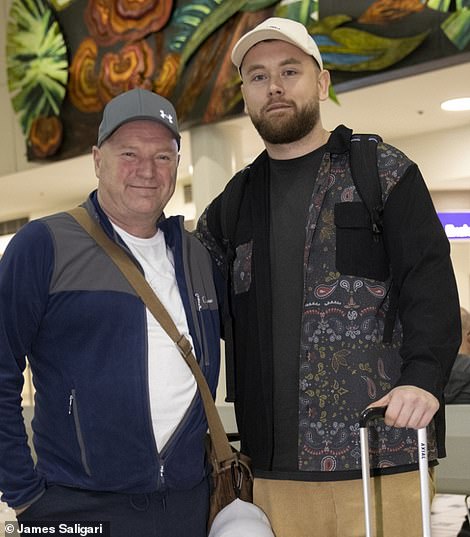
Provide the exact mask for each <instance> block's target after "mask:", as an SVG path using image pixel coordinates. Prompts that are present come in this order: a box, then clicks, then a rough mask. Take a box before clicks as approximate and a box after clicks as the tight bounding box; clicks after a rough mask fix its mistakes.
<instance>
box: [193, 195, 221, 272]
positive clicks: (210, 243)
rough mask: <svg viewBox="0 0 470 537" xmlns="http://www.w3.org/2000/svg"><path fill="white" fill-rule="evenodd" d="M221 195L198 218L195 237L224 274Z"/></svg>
mask: <svg viewBox="0 0 470 537" xmlns="http://www.w3.org/2000/svg"><path fill="white" fill-rule="evenodd" d="M222 195H223V194H220V195H219V196H217V197H216V198H215V199H214V200H213V201H212V202H211V203H210V205H209V206H208V207H206V209H205V210H204V212H203V213H202V215H201V216H200V218H199V220H198V223H197V227H196V231H195V235H196V237H197V238H198V239H199V240H200V241H201V243H202V244H203V245H204V246H205V247H206V249H207V250H208V252H209V253H210V255H211V257H212V260H213V262H214V264H215V265H216V266H217V267H218V269H219V270H220V271H221V272H222V274H225V273H226V268H227V267H226V264H227V260H226V257H227V256H226V253H227V252H226V241H224V239H223V233H222V228H221V221H220V218H221V216H220V215H221V204H222Z"/></svg>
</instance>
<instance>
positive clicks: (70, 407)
mask: <svg viewBox="0 0 470 537" xmlns="http://www.w3.org/2000/svg"><path fill="white" fill-rule="evenodd" d="M72 405H73V395H72V394H70V397H69V416H70V414H72Z"/></svg>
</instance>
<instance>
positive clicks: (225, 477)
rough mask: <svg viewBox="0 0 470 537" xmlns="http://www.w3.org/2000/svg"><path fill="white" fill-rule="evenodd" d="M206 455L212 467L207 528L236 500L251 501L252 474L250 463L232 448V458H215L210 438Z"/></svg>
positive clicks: (215, 454) (247, 458)
mask: <svg viewBox="0 0 470 537" xmlns="http://www.w3.org/2000/svg"><path fill="white" fill-rule="evenodd" d="M206 447H207V453H208V454H209V460H210V463H211V465H212V473H211V477H212V491H211V501H210V510H209V521H208V528H209V529H210V527H211V525H212V522H213V521H214V518H215V517H216V516H217V514H218V513H219V511H221V510H222V509H223V508H224V507H226V506H227V505H228V504H229V503H231V502H233V501H234V500H236V499H237V498H239V499H240V500H244V501H245V502H252V501H253V474H252V472H251V461H250V459H249V457H247V456H246V455H243V453H240V452H239V451H238V450H236V449H235V448H234V447H232V448H231V449H232V456H231V457H230V458H228V459H225V460H222V461H221V460H220V459H218V457H217V451H216V449H215V446H214V443H213V442H212V439H211V436H210V435H208V436H207V446H206Z"/></svg>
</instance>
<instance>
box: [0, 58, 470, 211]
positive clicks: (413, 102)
mask: <svg viewBox="0 0 470 537" xmlns="http://www.w3.org/2000/svg"><path fill="white" fill-rule="evenodd" d="M465 60H466V63H462V64H460V65H454V66H451V67H444V68H441V69H438V70H434V71H431V72H426V73H422V74H419V75H414V76H407V77H404V78H401V79H398V80H393V81H390V82H387V83H382V84H376V85H372V86H368V87H366V88H360V89H353V90H351V91H347V92H344V93H343V92H342V93H339V95H338V96H339V100H340V103H341V104H340V105H339V106H338V105H336V104H334V103H333V102H327V103H324V104H323V106H322V116H323V123H324V126H325V127H326V128H328V129H332V128H334V127H335V126H336V125H337V124H338V123H344V124H346V125H348V126H349V127H351V128H353V129H354V130H355V131H356V132H378V133H380V134H381V135H382V137H383V138H384V139H385V140H397V139H400V138H408V137H412V136H416V135H418V134H422V133H425V132H432V131H439V130H446V129H454V128H458V127H462V126H470V111H468V112H462V113H457V112H444V111H442V110H441V109H440V103H441V102H442V101H444V100H446V99H449V98H452V97H464V96H470V57H465ZM338 89H340V88H338ZM232 121H235V122H236V123H238V124H241V125H242V126H243V128H246V143H244V147H245V148H247V149H246V155H244V158H245V161H246V162H248V161H250V160H251V159H252V158H253V156H254V155H253V154H250V153H251V152H253V151H255V152H258V150H259V149H258V148H259V147H260V140H259V138H258V136H257V134H256V132H255V131H254V129H253V127H252V125H251V123H250V122H249V120H248V118H247V117H242V118H238V119H236V120H232ZM244 137H245V133H244ZM189 145H190V142H189V137H188V133H183V141H182V148H183V149H182V162H181V164H180V170H181V173H182V174H183V175H186V170H188V169H189V165H190V164H191V157H190V151H189V150H188V149H189ZM185 148H188V149H187V150H185ZM469 150H470V148H469ZM0 179H1V191H2V196H1V197H0V220H5V219H7V218H12V217H16V216H23V215H27V214H32V215H36V214H38V213H39V214H40V213H41V212H43V213H45V212H51V211H52V210H55V209H56V208H57V207H60V208H61V207H63V206H64V205H65V206H68V205H70V204H74V203H76V202H77V201H78V200H81V199H83V198H84V197H85V195H86V194H87V193H88V192H89V191H90V190H92V189H93V188H95V185H96V181H95V178H94V173H93V167H92V161H91V156H89V155H85V156H82V157H78V158H75V159H71V160H69V161H62V162H58V163H54V164H48V165H42V166H39V167H37V168H33V169H29V170H25V171H23V172H19V173H16V174H11V175H5V176H3V177H1V178H0Z"/></svg>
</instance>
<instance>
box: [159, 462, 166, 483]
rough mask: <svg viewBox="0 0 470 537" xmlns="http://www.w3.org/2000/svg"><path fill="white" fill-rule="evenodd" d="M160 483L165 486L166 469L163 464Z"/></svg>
mask: <svg viewBox="0 0 470 537" xmlns="http://www.w3.org/2000/svg"><path fill="white" fill-rule="evenodd" d="M160 481H161V483H162V485H164V484H165V467H164V465H163V464H162V465H161V466H160Z"/></svg>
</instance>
